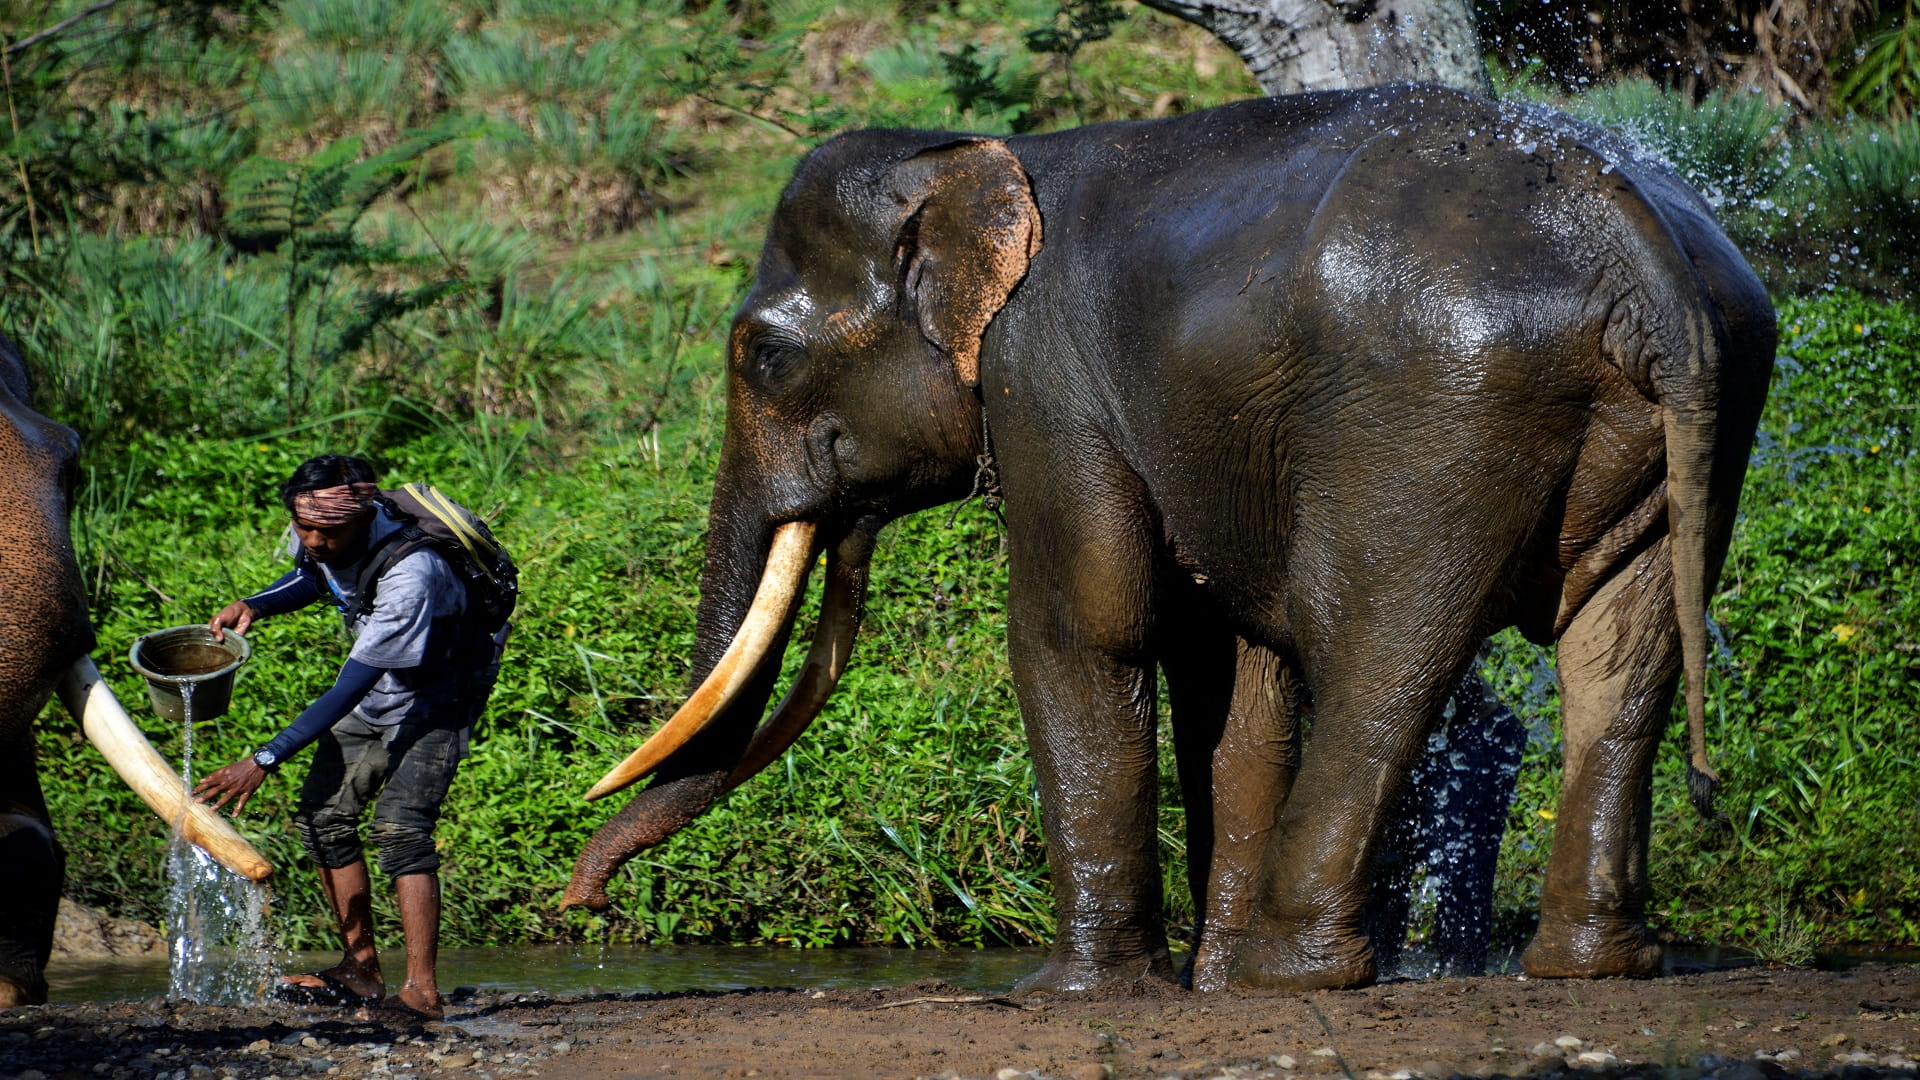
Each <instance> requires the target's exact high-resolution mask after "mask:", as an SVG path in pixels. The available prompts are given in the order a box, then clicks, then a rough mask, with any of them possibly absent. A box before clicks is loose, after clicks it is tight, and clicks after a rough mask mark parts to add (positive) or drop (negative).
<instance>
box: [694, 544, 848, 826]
mask: <svg viewBox="0 0 1920 1080" xmlns="http://www.w3.org/2000/svg"><path fill="white" fill-rule="evenodd" d="M866 586H867V569H866V566H865V564H864V563H862V564H860V565H851V564H849V563H848V562H846V561H845V560H842V559H840V558H838V557H834V558H831V559H829V560H828V565H827V587H826V595H825V596H824V597H823V598H822V600H821V605H820V622H819V624H818V626H817V627H816V629H815V631H814V635H813V648H812V649H810V650H809V651H808V652H807V662H806V664H805V665H803V666H802V667H801V669H800V673H799V674H798V675H796V676H795V677H794V680H793V686H792V687H791V688H790V689H788V691H787V696H786V697H784V698H782V699H781V700H780V705H779V707H778V708H776V709H774V711H773V715H772V716H771V717H769V718H768V719H767V722H766V723H765V724H762V725H761V726H760V729H759V730H758V731H755V732H754V733H753V740H752V741H751V742H749V743H748V744H747V750H746V753H745V754H743V755H742V756H741V758H740V762H739V764H737V765H735V766H734V767H733V772H731V773H730V774H728V776H727V787H726V790H728V791H732V790H733V789H734V788H736V787H739V786H740V785H741V784H744V783H746V782H747V781H748V780H751V779H753V777H754V775H755V774H757V773H759V771H760V770H761V769H764V768H766V767H767V766H768V765H770V764H772V763H773V762H774V760H775V759H777V758H778V757H779V756H780V755H781V754H784V753H786V752H787V747H789V746H792V745H793V741H794V740H795V739H798V738H799V737H800V734H801V732H804V731H806V730H807V726H808V725H809V724H811V723H813V721H814V718H815V717H817V716H819V715H820V710H821V709H822V708H823V707H825V705H826V703H827V698H829V697H831V696H832V694H833V688H834V687H835V686H836V685H838V684H839V682H840V676H841V675H842V674H843V673H845V672H846V670H847V658H848V657H849V656H851V655H852V654H853V639H854V636H855V635H856V634H857V633H859V630H860V615H861V610H862V608H863V607H864V605H865V602H866V592H867V588H866Z"/></svg>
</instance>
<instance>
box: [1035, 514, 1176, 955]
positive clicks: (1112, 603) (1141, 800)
mask: <svg viewBox="0 0 1920 1080" xmlns="http://www.w3.org/2000/svg"><path fill="white" fill-rule="evenodd" d="M1017 505H1018V503H1017V502H1015V503H1010V506H1017ZM1027 508H1028V509H1030V510H1031V509H1033V506H1032V503H1031V502H1029V503H1028V507H1027ZM1052 509H1053V510H1054V511H1055V512H1054V513H1051V514H1045V515H1040V514H1033V515H1032V516H1031V517H1028V518H1026V519H1024V520H1023V517H1022V515H1021V514H1020V513H1018V512H1016V513H1014V514H1012V515H1010V521H1009V526H1010V531H1011V543H1012V565H1011V573H1010V576H1009V577H1010V579H1009V583H1008V585H1009V599H1008V620H1007V621H1008V626H1007V637H1008V644H1009V649H1010V654H1011V659H1012V664H1013V675H1014V680H1015V685H1016V688H1017V689H1018V691H1019V695H1020V711H1021V715H1022V718H1023V719H1024V721H1025V724H1026V731H1027V740H1028V743H1029V745H1030V747H1031V749H1032V752H1033V759H1034V769H1035V773H1036V776H1037V779H1038V785H1039V793H1040V809H1041V815H1042V819H1043V821H1044V823H1045V826H1046V835H1047V865H1048V869H1049V871H1050V873H1051V876H1052V884H1053V894H1054V906H1055V917H1056V920H1057V923H1058V928H1057V930H1056V933H1055V937H1054V943H1053V949H1052V951H1051V953H1050V954H1049V956H1048V958H1047V963H1046V965H1045V966H1044V967H1043V968H1042V969H1041V970H1040V971H1038V972H1037V973H1035V974H1034V975H1033V976H1031V977H1030V978H1028V979H1027V980H1025V981H1024V982H1023V983H1022V984H1021V986H1022V989H1028V990H1056V991H1066V990H1091V989H1094V988H1096V987H1103V986H1113V985H1120V984H1125V983H1130V982H1137V981H1140V980H1143V979H1154V980H1169V981H1171V980H1172V979H1173V978H1174V971H1173V965H1172V961H1171V959H1170V958H1169V956H1168V954H1167V942H1166V931H1165V929H1164V926H1163V921H1162V918H1163V916H1162V911H1161V886H1160V860H1159V848H1158V835H1157V831H1156V826H1157V821H1158V814H1159V805H1158V798H1157V789H1158V769H1157V767H1156V748H1155V738H1154V728H1155V709H1154V699H1155V669H1154V666H1153V663H1152V660H1151V659H1150V657H1149V648H1148V642H1149V638H1150V633H1149V630H1150V624H1151V619H1152V612H1151V606H1152V596H1153V588H1152V585H1153V582H1152V569H1151V567H1152V560H1151V558H1150V555H1149V549H1148V547H1147V541H1146V537H1145V536H1144V535H1143V534H1142V532H1141V531H1139V530H1137V529H1135V528H1133V527H1130V526H1129V524H1128V522H1129V521H1137V520H1139V517H1138V515H1119V514H1114V513H1111V512H1108V511H1106V510H1103V509H1098V508H1087V509H1086V510H1085V511H1084V512H1078V511H1067V510H1065V509H1064V508H1062V507H1059V506H1057V505H1056V506H1055V507H1053V508H1052ZM1123 518H1124V519H1127V520H1124V521H1123V520H1119V519H1123Z"/></svg>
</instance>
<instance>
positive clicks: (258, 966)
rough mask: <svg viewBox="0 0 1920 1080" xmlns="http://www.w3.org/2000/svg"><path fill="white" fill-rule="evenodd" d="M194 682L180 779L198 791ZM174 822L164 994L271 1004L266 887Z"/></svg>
mask: <svg viewBox="0 0 1920 1080" xmlns="http://www.w3.org/2000/svg"><path fill="white" fill-rule="evenodd" d="M193 685H194V684H193V683H191V682H182V683H181V699H182V703H183V705H184V706H185V713H186V719H185V721H184V723H183V724H182V728H183V735H182V742H181V746H182V750H181V763H180V775H181V776H182V777H183V782H184V783H185V785H186V788H187V793H188V797H189V798H191V797H192V791H193ZM184 824H185V819H184V817H183V818H182V819H181V820H179V821H175V822H174V827H173V841H172V844H171V845H170V846H169V848H168V851H167V879H168V881H169V883H170V886H169V889H168V895H167V919H166V924H167V925H166V931H167V961H168V974H167V996H168V997H169V998H172V999H174V1000H178V1001H193V1002H198V1003H201V1004H205V1005H253V1004H258V1003H260V1002H262V1001H264V1000H265V999H266V994H267V987H268V985H269V983H270V982H271V981H272V979H273V975H274V957H273V950H272V949H271V948H269V946H268V943H267V912H268V909H269V907H270V906H271V901H272V894H271V893H270V892H269V891H268V889H267V887H266V886H265V885H262V884H260V883H259V882H255V881H249V880H248V879H246V878H245V877H242V876H241V875H239V874H236V873H234V872H233V871H232V870H229V869H227V868H226V867H224V866H221V865H220V864H219V863H217V862H215V861H214V860H213V858H212V857H211V856H209V855H208V854H207V853H206V852H204V851H202V850H200V849H199V848H198V847H195V846H194V845H193V844H190V843H188V842H187V840H186V838H185V837H184V836H182V835H181V831H182V830H181V826H182V825H184Z"/></svg>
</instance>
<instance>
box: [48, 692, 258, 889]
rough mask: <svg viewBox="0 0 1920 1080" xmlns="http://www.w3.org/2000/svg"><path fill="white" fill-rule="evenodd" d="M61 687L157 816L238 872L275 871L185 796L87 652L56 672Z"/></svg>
mask: <svg viewBox="0 0 1920 1080" xmlns="http://www.w3.org/2000/svg"><path fill="white" fill-rule="evenodd" d="M59 691H60V701H61V703H62V704H64V705H65V706H66V707H67V711H68V712H70V713H72V714H73V715H74V717H75V718H76V719H78V720H79V721H80V729H81V730H82V731H84V732H86V735H87V740H88V741H89V742H91V743H93V745H94V747H95V748H96V749H98V750H99V751H100V756H101V757H104V758H106V759H107V764H109V765H111V766H113V771H114V772H117V773H119V774H120V778H121V779H122V780H125V781H126V782H127V786H128V787H130V788H132V789H133V792H134V794H136V795H138V796H140V798H142V799H144V800H145V801H146V804H147V805H148V806H150V807H152V808H153V812H154V813H156V814H159V815H160V818H161V820H163V821H165V822H167V823H168V824H171V825H173V826H174V827H175V828H177V829H178V830H179V831H180V835H181V836H183V837H185V838H186V839H187V841H188V842H190V843H192V844H194V845H195V846H196V847H198V848H200V850H202V851H205V852H206V853H207V854H209V855H211V856H213V857H214V859H216V860H217V861H218V862H219V863H220V865H222V866H225V867H226V868H227V869H229V870H232V871H233V872H234V873H236V874H239V875H240V876H242V877H245V878H250V879H252V880H254V881H265V880H266V879H267V878H269V877H271V876H272V875H273V864H272V863H270V862H268V861H267V860H266V859H264V858H262V857H261V855H260V853H259V852H258V851H255V850H254V849H253V845H252V844H249V843H247V841H246V838H245V837H242V836H241V835H240V834H239V833H238V832H235V831H234V828H233V826H232V825H230V824H228V823H227V820H226V819H225V818H223V817H221V816H220V814H219V812H218V811H216V810H214V808H213V807H211V806H207V805H205V804H204V803H199V802H195V801H194V800H193V799H191V798H189V797H188V796H187V790H186V788H187V785H186V782H185V781H184V780H182V779H181V778H180V774H179V773H176V772H174V771H173V768H172V767H171V766H169V765H168V764H167V763H166V760H165V759H163V758H162V757H161V756H160V753H159V751H157V750H155V749H154V748H153V744H152V743H150V742H148V741H147V737H146V736H145V735H143V734H141V733H140V728H139V726H138V725H136V724H135V723H134V722H133V718H132V717H130V716H128V715H127V710H125V709H123V708H121V707H120V702H119V701H118V700H117V699H115V698H114V696H113V691H112V690H110V689H108V688H107V684H106V682H105V681H104V680H102V679H101V678H100V669H99V668H96V667H94V666H93V659H92V658H91V657H86V656H83V657H81V658H80V659H78V660H76V661H74V662H73V666H72V667H70V668H68V669H67V670H66V672H65V673H64V674H62V675H61V676H60V685H59Z"/></svg>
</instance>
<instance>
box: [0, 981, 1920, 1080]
mask: <svg viewBox="0 0 1920 1080" xmlns="http://www.w3.org/2000/svg"><path fill="white" fill-rule="evenodd" d="M1916 1058H1920V967H1916V966H1912V965H1885V964H1869V965H1863V966H1860V967H1857V968H1853V969H1850V970H1846V971H1833V972H1826V971H1805V970H1767V969H1764V968H1743V969H1738V970H1733V971H1716V972H1709V973H1700V974H1688V975H1677V976H1670V977H1667V978H1663V979H1658V980H1654V981H1651V982H1613V981H1609V982H1537V981H1528V980H1525V979H1522V978H1519V977H1517V976H1512V975H1495V976H1486V977H1481V978H1473V979H1436V980H1429V981H1419V982H1412V981H1408V982H1393V983H1387V984H1384V985H1380V986H1376V987H1372V988H1370V989H1366V990H1357V991H1344V992H1322V993H1311V994H1249V993H1232V994H1216V995H1208V996H1204V997H1203V996H1196V995H1193V994H1187V993H1180V992H1175V991H1168V992H1155V993H1146V994H1137V995H1126V996H1108V997H1093V996H1087V997H1072V998H1049V997H1042V996H1027V997H1019V998H1009V997H996V996H992V995H983V994H979V993H974V992H968V991H965V990H960V989H956V988H954V987H951V986H948V985H945V984H941V983H921V984H917V985H913V986H908V987H900V988H893V989H886V990H848V989H832V990H748V991H738V992H727V993H700V992H694V993H682V994H663V995H644V996H642V995H616V994H596V995H585V996H581V997H572V998H549V997H545V996H543V995H539V994H517V993H515V994H504V995H498V994H490V993H480V992H475V991H471V990H467V991H460V992H457V993H456V994H455V995H454V1000H453V1002H452V1004H451V1006H450V1008H449V1009H448V1013H447V1019H446V1020H445V1021H442V1022H437V1023H408V1024H397V1025H390V1024H379V1023H372V1022H366V1021H355V1020H352V1019H350V1018H349V1017H347V1016H346V1015H345V1014H343V1013H341V1012H338V1011H329V1010H322V1009H305V1008H295V1007H292V1006H284V1005H269V1006H262V1007H255V1008H221V1007H212V1006H199V1005H184V1004H180V1003H176V1002H167V1001H165V1000H162V999H158V998H152V999H143V1000H135V1001H120V1002H105V1003H86V1004H75V1005H52V1006H43V1007H39V1008H31V1009H15V1010H9V1011H6V1012H0V1076H4V1077H17V1078H21V1080H36V1078H37V1077H39V1078H61V1080H67V1078H86V1080H96V1078H105V1080H211V1078H216V1077H218V1078H244V1080H263V1078H267V1077H278V1078H280V1080H292V1078H295V1077H327V1076H332V1077H356V1078H357V1077H370V1078H378V1080H408V1078H411V1080H427V1078H438V1077H449V1076H459V1077H466V1078H469V1080H505V1078H507V1077H564V1078H566V1080H610V1078H614V1077H627V1076H767V1077H788V1076H794V1077H840V1076H847V1077H867V1076H872V1077H937V1076H959V1077H998V1078H1000V1080H1014V1078H1017V1077H1028V1076H1032V1077H1058V1078H1074V1080H1092V1078H1095V1077H1109V1076H1118V1077H1163V1076H1174V1077H1183V1078H1184V1077H1193V1078H1203V1077H1204V1078H1215V1077H1235V1078H1242V1077H1273V1078H1284V1077H1301V1078H1303V1080H1312V1078H1320V1077H1329V1078H1330V1077H1344V1076H1351V1077H1354V1078H1355V1080H1367V1078H1369V1077H1372V1078H1374V1080H1388V1078H1393V1077H1414V1076H1420V1077H1442V1076H1451V1075H1464V1074H1473V1075H1482V1076H1488V1075H1494V1074H1505V1075H1509V1076H1519V1075H1537V1074H1542V1073H1555V1072H1561V1071H1565V1070H1569V1069H1574V1070H1582V1071H1586V1072H1591V1073H1596V1074H1613V1075H1636V1076H1654V1075H1660V1076H1673V1077H1679V1078H1682V1080H1685V1078H1689V1077H1702V1076H1709V1075H1711V1076H1714V1077H1718V1078H1722V1080H1780V1078H1782V1077H1787V1076H1811V1075H1833V1076H1841V1077H1845V1078H1847V1080H1866V1078H1869V1077H1903V1078H1904V1077H1913V1076H1914V1075H1915V1064H1914V1062H1915V1059H1916Z"/></svg>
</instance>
